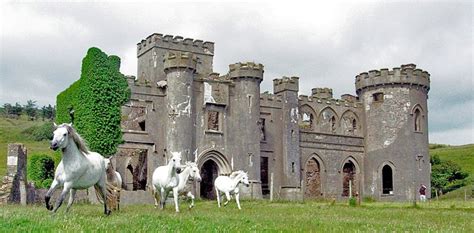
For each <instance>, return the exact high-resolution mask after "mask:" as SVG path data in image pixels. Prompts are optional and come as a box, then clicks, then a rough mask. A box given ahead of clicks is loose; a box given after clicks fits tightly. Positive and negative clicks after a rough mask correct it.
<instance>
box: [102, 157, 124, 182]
mask: <svg viewBox="0 0 474 233" xmlns="http://www.w3.org/2000/svg"><path fill="white" fill-rule="evenodd" d="M110 159H111V158H106V159H105V167H106V170H107V169H110V168H112V169H113V167H111V162H110ZM113 171H114V172H115V177H116V179H117V184H115V185H116V186H117V187H118V188H120V189H122V176H121V175H120V173H118V171H115V170H113Z"/></svg>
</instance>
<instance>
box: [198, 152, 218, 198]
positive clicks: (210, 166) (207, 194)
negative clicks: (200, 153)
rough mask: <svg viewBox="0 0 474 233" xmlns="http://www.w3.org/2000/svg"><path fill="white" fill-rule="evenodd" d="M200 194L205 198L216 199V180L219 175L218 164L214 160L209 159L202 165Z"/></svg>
mask: <svg viewBox="0 0 474 233" xmlns="http://www.w3.org/2000/svg"><path fill="white" fill-rule="evenodd" d="M200 172H201V178H202V180H201V184H200V191H201V192H200V196H201V198H203V199H215V198H216V192H215V190H214V180H215V179H216V178H217V176H218V167H217V164H216V163H215V162H214V161H213V160H212V159H209V160H207V161H206V162H205V163H204V164H203V165H202V167H201V170H200Z"/></svg>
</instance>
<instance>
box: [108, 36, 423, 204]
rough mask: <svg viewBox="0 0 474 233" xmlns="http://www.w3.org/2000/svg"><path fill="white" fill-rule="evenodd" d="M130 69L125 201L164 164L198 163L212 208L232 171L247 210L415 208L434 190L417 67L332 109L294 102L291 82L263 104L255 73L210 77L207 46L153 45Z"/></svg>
mask: <svg viewBox="0 0 474 233" xmlns="http://www.w3.org/2000/svg"><path fill="white" fill-rule="evenodd" d="M137 57H138V71H137V77H133V76H129V77H128V83H129V86H130V89H131V93H132V94H131V99H130V101H129V102H128V103H127V104H126V105H124V106H123V107H122V129H123V133H124V134H123V139H124V143H123V144H122V145H120V147H119V150H118V152H117V154H116V156H115V162H114V163H115V167H116V168H117V171H118V172H119V173H121V175H122V177H123V179H124V187H123V188H125V189H126V190H145V189H147V188H148V187H149V186H150V184H151V176H152V173H153V171H154V169H155V168H156V167H158V166H161V165H164V164H165V163H167V159H168V158H169V156H170V154H171V152H181V154H182V157H183V161H186V160H189V161H196V162H197V163H198V166H199V168H200V170H201V176H202V178H203V180H202V181H201V182H200V183H196V184H195V190H196V192H197V196H199V197H201V198H208V199H212V198H215V193H214V189H213V181H214V179H215V178H216V177H217V176H218V175H220V174H229V173H231V171H234V170H245V171H247V172H248V174H249V178H250V181H251V185H250V187H248V188H247V187H242V188H243V190H242V192H243V193H244V196H247V197H251V198H267V197H269V195H270V193H271V195H272V196H273V197H274V198H278V199H296V200H301V199H303V198H305V199H312V198H336V199H343V198H347V197H350V196H355V195H360V196H363V197H365V196H370V197H373V198H375V199H379V200H411V199H413V197H414V195H417V188H418V187H419V185H420V184H425V185H426V186H428V189H427V190H428V191H429V190H430V188H429V186H430V160H429V154H428V125H427V122H428V115H427V113H428V110H427V98H428V91H429V87H430V79H429V78H430V75H429V73H428V72H426V71H423V70H420V69H417V68H416V66H415V65H414V64H408V65H402V66H401V67H397V68H393V69H392V70H389V69H380V70H371V71H369V72H364V73H361V74H359V75H357V76H356V77H355V88H356V93H357V96H353V95H349V94H346V95H342V96H341V98H340V99H337V98H334V96H333V93H332V89H329V88H313V89H312V93H311V95H309V96H306V95H299V94H298V91H299V78H298V77H282V78H277V79H274V80H273V93H260V83H261V82H262V80H263V78H264V66H263V65H261V64H257V63H252V62H242V63H240V62H239V63H235V64H231V65H229V71H228V73H226V74H223V75H220V74H218V73H214V72H213V67H212V64H213V57H214V43H213V42H204V41H202V40H194V39H189V38H183V37H180V36H170V35H162V34H156V33H155V34H152V35H150V36H148V37H147V38H146V39H144V40H142V41H141V42H140V43H138V45H137ZM428 196H430V193H428Z"/></svg>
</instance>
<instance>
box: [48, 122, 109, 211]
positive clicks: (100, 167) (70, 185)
mask: <svg viewBox="0 0 474 233" xmlns="http://www.w3.org/2000/svg"><path fill="white" fill-rule="evenodd" d="M54 126H55V127H56V130H55V131H54V133H53V134H54V135H53V140H52V141H51V147H50V148H51V149H53V150H57V149H61V151H62V153H63V156H62V159H61V162H59V165H58V167H57V168H56V172H55V174H54V180H53V183H52V184H51V187H50V188H49V190H48V192H47V193H46V196H45V198H44V199H45V202H46V208H47V209H48V210H53V212H56V211H57V210H58V208H59V207H60V206H61V204H62V203H63V200H64V198H65V197H66V195H67V194H68V193H69V194H70V195H69V202H68V205H67V208H66V212H67V211H68V210H69V208H70V207H71V205H72V203H73V202H74V196H75V194H76V190H78V189H87V188H89V187H91V186H95V188H96V190H98V191H99V194H100V196H101V197H103V198H104V199H105V198H106V193H107V192H106V174H105V169H106V165H105V160H104V157H102V155H100V154H98V153H96V152H91V151H89V149H88V148H87V146H86V144H85V143H84V140H83V139H82V138H81V136H80V135H79V134H78V133H77V132H76V130H74V128H72V124H61V125H59V126H57V125H56V124H54ZM58 187H63V191H62V192H61V195H60V196H59V198H58V200H57V201H56V207H55V208H54V209H53V206H52V205H50V204H49V200H50V199H51V195H52V194H53V192H54V191H55V190H56V188H58ZM104 214H106V215H109V214H110V210H109V209H108V207H107V202H106V201H104Z"/></svg>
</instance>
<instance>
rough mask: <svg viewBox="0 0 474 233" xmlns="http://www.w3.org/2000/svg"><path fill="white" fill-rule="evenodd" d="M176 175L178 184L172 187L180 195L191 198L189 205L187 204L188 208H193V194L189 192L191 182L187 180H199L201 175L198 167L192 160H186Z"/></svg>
mask: <svg viewBox="0 0 474 233" xmlns="http://www.w3.org/2000/svg"><path fill="white" fill-rule="evenodd" d="M178 177H179V184H178V186H176V187H174V189H177V190H178V193H179V194H180V195H183V196H184V195H186V196H187V197H189V198H191V205H190V206H189V208H193V207H194V195H193V194H192V192H191V184H189V183H188V180H190V181H194V180H197V181H201V175H200V174H199V168H198V166H197V164H196V163H194V162H186V165H185V167H184V169H183V171H182V172H181V173H179V175H178Z"/></svg>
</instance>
